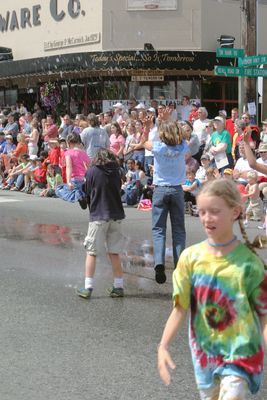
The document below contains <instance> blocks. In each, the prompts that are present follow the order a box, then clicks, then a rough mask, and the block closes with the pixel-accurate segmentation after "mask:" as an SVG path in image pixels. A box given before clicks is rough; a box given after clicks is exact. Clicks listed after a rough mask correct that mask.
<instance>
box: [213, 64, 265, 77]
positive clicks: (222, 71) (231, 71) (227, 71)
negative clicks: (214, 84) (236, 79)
mask: <svg viewBox="0 0 267 400" xmlns="http://www.w3.org/2000/svg"><path fill="white" fill-rule="evenodd" d="M214 73H215V75H218V76H248V77H251V78H258V77H263V78H266V77H267V68H243V67H241V68H240V67H225V66H219V65H216V66H215V68H214Z"/></svg>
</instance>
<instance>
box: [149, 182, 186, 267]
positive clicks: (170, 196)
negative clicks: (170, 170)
mask: <svg viewBox="0 0 267 400" xmlns="http://www.w3.org/2000/svg"><path fill="white" fill-rule="evenodd" d="M169 213H170V220H171V228H172V248H173V261H174V266H175V267H176V265H177V261H178V259H179V256H180V253H181V252H182V251H183V250H184V248H185V240H186V233H185V221H184V192H183V189H182V187H181V186H169V187H168V186H156V187H155V189H154V193H153V200H152V236H153V247H154V263H155V266H156V265H159V264H162V265H165V251H166V231H167V218H168V214H169Z"/></svg>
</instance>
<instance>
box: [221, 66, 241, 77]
mask: <svg viewBox="0 0 267 400" xmlns="http://www.w3.org/2000/svg"><path fill="white" fill-rule="evenodd" d="M244 70H245V68H238V67H224V66H223V67H221V66H219V65H216V66H215V68H214V73H215V75H219V76H244Z"/></svg>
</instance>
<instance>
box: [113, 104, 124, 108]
mask: <svg viewBox="0 0 267 400" xmlns="http://www.w3.org/2000/svg"><path fill="white" fill-rule="evenodd" d="M113 108H123V104H122V103H116V104H114V105H113Z"/></svg>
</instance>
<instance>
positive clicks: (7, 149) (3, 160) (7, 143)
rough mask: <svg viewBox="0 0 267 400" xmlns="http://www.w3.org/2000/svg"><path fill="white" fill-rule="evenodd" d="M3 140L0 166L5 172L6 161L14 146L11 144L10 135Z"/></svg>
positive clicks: (11, 138)
mask: <svg viewBox="0 0 267 400" xmlns="http://www.w3.org/2000/svg"><path fill="white" fill-rule="evenodd" d="M5 138H6V140H5V144H4V146H3V151H2V153H1V155H0V160H1V164H2V165H3V166H4V169H5V170H6V167H7V166H8V162H7V160H8V158H9V157H10V156H11V154H12V152H13V151H15V149H16V145H15V144H14V143H13V137H12V135H6V136H5Z"/></svg>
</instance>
